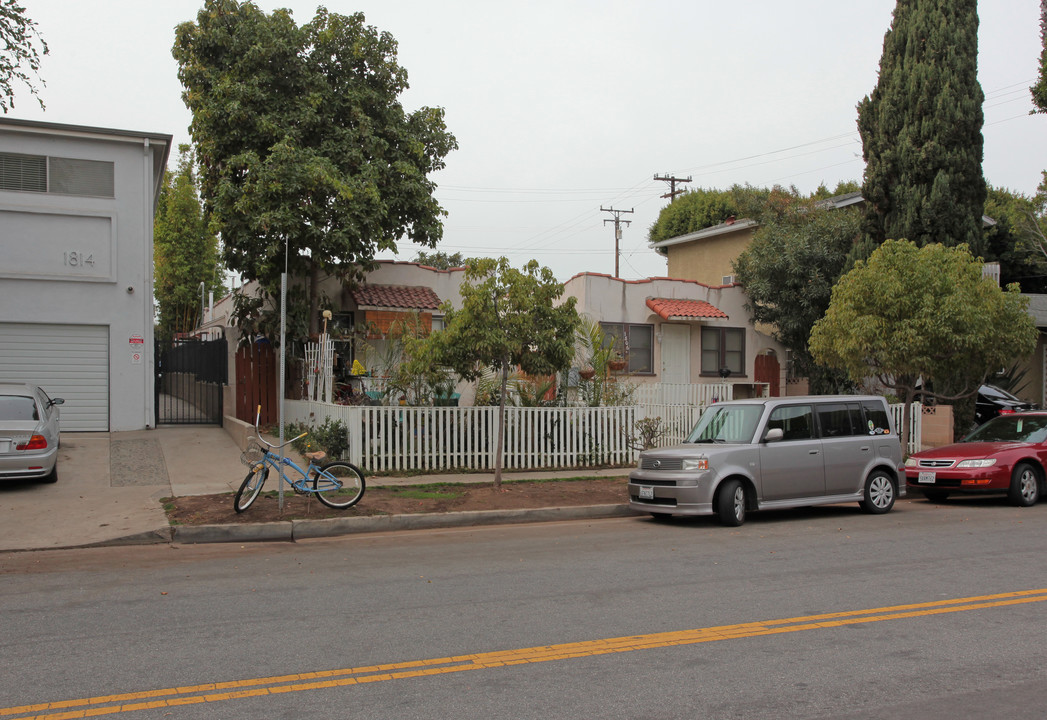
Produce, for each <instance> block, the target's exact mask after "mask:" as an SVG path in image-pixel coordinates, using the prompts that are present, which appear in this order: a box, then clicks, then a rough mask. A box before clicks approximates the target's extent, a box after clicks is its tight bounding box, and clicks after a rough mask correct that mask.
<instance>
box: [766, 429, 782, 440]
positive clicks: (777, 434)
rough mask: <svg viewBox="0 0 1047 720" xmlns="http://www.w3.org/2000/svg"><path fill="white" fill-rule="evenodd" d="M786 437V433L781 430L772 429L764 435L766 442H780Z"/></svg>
mask: <svg viewBox="0 0 1047 720" xmlns="http://www.w3.org/2000/svg"><path fill="white" fill-rule="evenodd" d="M783 437H785V431H784V430H782V429H781V428H771V429H770V430H768V431H767V432H765V433H764V434H763V441H764V442H778V441H779V440H781V439H782V438H783Z"/></svg>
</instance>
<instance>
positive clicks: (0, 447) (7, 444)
mask: <svg viewBox="0 0 1047 720" xmlns="http://www.w3.org/2000/svg"><path fill="white" fill-rule="evenodd" d="M6 452H11V441H10V440H0V453H6Z"/></svg>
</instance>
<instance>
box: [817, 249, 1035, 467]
mask: <svg viewBox="0 0 1047 720" xmlns="http://www.w3.org/2000/svg"><path fill="white" fill-rule="evenodd" d="M1027 304H1028V301H1027V300H1026V299H1025V298H1023V297H1022V295H1021V293H1020V291H1019V290H1018V286H1017V285H1014V284H1012V285H1009V286H1008V287H1007V290H1005V291H1004V290H1001V289H1000V288H999V287H998V286H997V285H996V283H995V282H993V281H992V280H991V279H988V278H984V277H982V264H981V262H980V260H978V259H976V258H974V257H972V256H971V254H970V252H969V251H968V250H967V247H966V246H963V245H961V246H959V247H956V248H946V247H944V246H942V245H940V244H933V245H927V246H925V247H922V248H917V247H916V245H915V244H914V243H911V242H909V241H907V240H888V241H886V242H885V243H884V244H883V245H881V246H880V247H879V248H877V250H876V251H874V252H873V254H872V255H871V256H870V257H869V259H868V260H866V261H859V262H858V263H857V264H856V265H855V267H854V269H853V270H851V271H850V272H849V273H847V274H846V275H844V276H843V277H842V278H840V282H839V283H837V285H836V287H835V288H834V289H833V293H832V300H831V301H830V303H829V309H828V310H827V311H826V313H825V317H823V318H822V319H821V320H819V321H818V322H817V323H815V325H814V329H813V330H812V332H811V342H810V350H811V355H812V356H813V357H814V359H815V360H816V361H817V362H820V363H823V364H825V365H828V366H830V367H835V368H839V369H841V370H844V371H846V372H847V374H848V375H849V376H850V377H851V379H852V380H854V381H855V382H859V383H860V382H863V381H864V380H866V379H868V378H870V377H872V378H876V379H877V380H879V382H880V383H882V384H883V385H884V386H885V387H888V388H891V389H893V390H895V391H896V392H897V393H898V395H899V396H900V397H901V398H902V399H903V401H904V403H905V410H904V417H903V421H902V448H906V447H908V442H909V414H910V412H911V411H910V405H911V403H912V401H913V398H914V397H915V395H916V391H917V388H918V387H919V385H918V383H920V381H921V380H922V381H923V383H924V385H925V386H927V385H928V384H929V383H930V382H931V381H934V380H936V379H937V380H944V379H948V380H950V381H952V382H953V383H958V384H960V385H962V386H963V390H962V391H961V392H959V393H957V394H955V395H952V396H943V395H935V394H934V393H933V392H927V393H926V394H928V395H933V396H935V397H938V398H939V399H942V400H956V399H959V398H960V397H965V396H970V395H972V394H974V393H975V392H977V389H978V387H979V386H980V385H981V384H982V383H983V382H984V381H985V378H987V377H988V376H989V375H990V374H992V373H993V372H995V371H997V370H999V369H1000V368H1002V367H1004V366H1006V365H1008V364H1010V363H1011V362H1013V360H1014V358H1015V357H1020V356H1022V355H1027V354H1029V353H1031V352H1032V350H1033V349H1034V348H1035V346H1036V327H1035V325H1034V324H1033V321H1032V319H1031V318H1030V317H1029V315H1028V313H1027V312H1026V306H1027ZM924 391H926V388H924Z"/></svg>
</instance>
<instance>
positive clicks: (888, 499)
mask: <svg viewBox="0 0 1047 720" xmlns="http://www.w3.org/2000/svg"><path fill="white" fill-rule="evenodd" d="M904 495H905V473H904V469H903V465H902V448H901V442H900V440H899V438H898V433H897V432H896V431H895V430H894V428H893V427H892V424H891V415H890V411H889V409H888V407H887V403H886V401H885V400H884V399H883V398H882V397H877V396H874V395H868V396H850V395H836V396H819V397H790V398H763V399H755V400H735V401H731V402H723V403H716V404H714V405H712V406H710V407H709V409H708V410H706V411H705V412H704V413H703V414H702V417H701V419H700V420H699V421H698V424H697V425H696V426H695V427H694V430H692V431H691V434H690V435H689V436H688V437H687V440H685V441H684V443H683V444H681V445H676V446H673V447H669V448H661V449H658V450H648V451H646V452H643V453H641V454H640V462H639V466H638V467H637V469H635V470H633V471H632V472H630V473H629V507H631V508H633V509H634V510H638V511H641V512H649V513H651V514H652V515H654V516H655V517H656V518H660V517H667V516H670V515H674V514H679V515H713V514H715V515H717V516H719V519H720V521H721V522H722V523H723V524H724V525H729V526H737V525H741V524H742V523H743V522H745V517H746V514H747V513H748V512H749V511H751V510H766V509H780V508H793V507H803V506H808V505H826V504H830V503H842V502H857V503H859V504H860V506H861V507H862V509H863V510H865V511H866V512H870V513H877V514H879V513H885V512H888V511H889V510H890V509H891V508H892V507H893V506H894V500H895V498H896V497H903V496H904Z"/></svg>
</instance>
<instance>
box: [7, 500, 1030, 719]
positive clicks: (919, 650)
mask: <svg viewBox="0 0 1047 720" xmlns="http://www.w3.org/2000/svg"><path fill="white" fill-rule="evenodd" d="M1045 538H1047V505H1041V506H1037V507H1034V508H1029V509H1016V508H1011V507H1009V506H1007V505H1005V504H1003V503H1001V502H998V501H995V500H985V501H977V502H968V501H960V502H956V503H949V504H948V505H944V506H934V505H930V504H928V503H926V502H923V501H918V502H901V503H899V504H898V506H897V509H896V510H895V511H894V512H892V513H891V514H889V515H886V516H875V517H874V516H868V515H864V514H862V513H860V512H859V511H858V509H857V507H852V506H837V507H828V508H816V509H810V510H804V511H800V512H791V513H774V514H764V515H755V516H752V518H751V520H750V521H749V522H748V523H747V524H746V525H745V526H743V527H741V528H737V529H728V528H723V527H720V526H719V525H717V524H716V523H715V521H713V520H711V519H696V520H684V521H676V522H673V523H669V524H666V523H659V522H654V521H652V520H650V519H648V518H646V517H636V518H629V519H613V520H598V521H589V522H568V523H552V524H542V525H537V524H536V525H525V526H503V527H491V528H472V529H462V530H447V531H415V532H405V533H398V534H384V535H368V536H361V537H347V538H339V539H330V540H317V541H309V542H301V543H297V544H258V545H246V546H239V545H233V546H227V545H222V546H174V547H168V546H156V547H138V548H102V549H94V550H77V551H45V552H35V553H14V554H0V609H2V611H3V617H2V622H0V649H2V653H0V657H3V666H4V671H3V673H0V718H4V720H9V719H10V718H24V717H46V718H59V717H82V716H85V714H86V713H88V712H90V713H102V714H104V715H106V716H117V717H120V718H121V719H126V720H131V719H138V718H283V717H286V718H356V717H360V718H390V719H393V718H395V719H397V720H404V719H408V718H426V719H430V718H455V719H466V718H484V719H490V718H513V719H514V720H517V719H524V718H536V719H537V718H542V719H546V718H763V717H775V718H780V717H790V718H826V717H832V718H907V719H908V720H911V719H912V718H949V719H950V720H951V719H954V718H982V717H986V716H989V715H993V716H998V717H1008V718H1042V717H1044V715H1045V713H1047V671H1045V669H1044V668H1047V642H1045V641H1047V623H1045V622H1044V617H1045V615H1047V558H1045V552H1044V545H1045ZM56 703H57V704H56Z"/></svg>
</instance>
